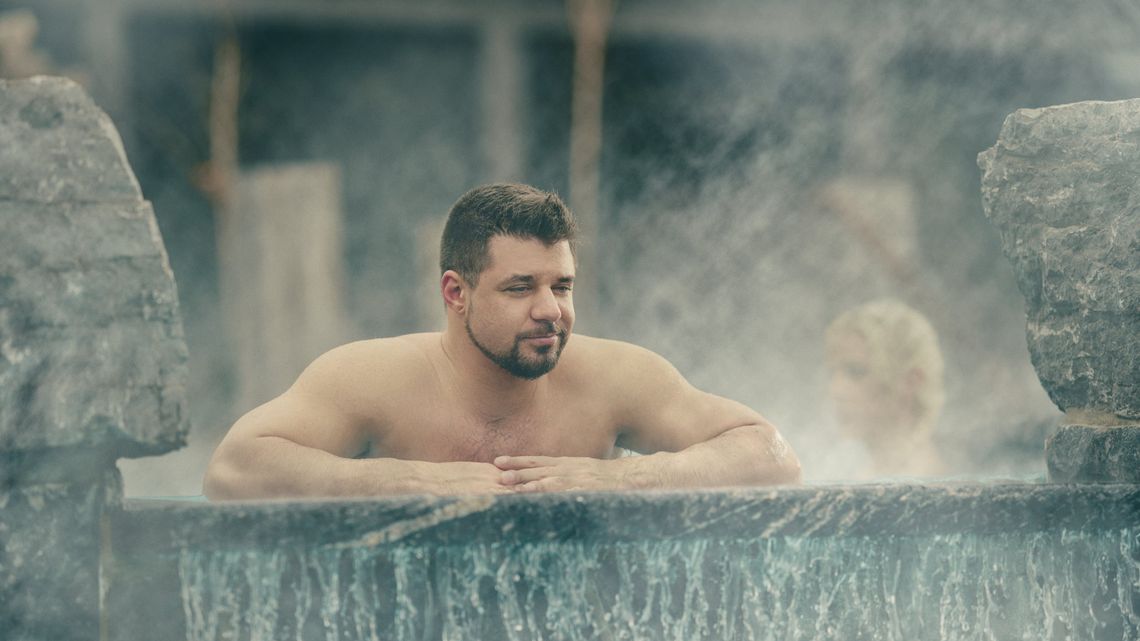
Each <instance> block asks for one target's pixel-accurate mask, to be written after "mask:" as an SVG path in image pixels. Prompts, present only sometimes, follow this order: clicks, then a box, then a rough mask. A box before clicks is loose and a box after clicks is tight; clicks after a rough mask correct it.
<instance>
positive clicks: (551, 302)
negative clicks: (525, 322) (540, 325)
mask: <svg viewBox="0 0 1140 641" xmlns="http://www.w3.org/2000/svg"><path fill="white" fill-rule="evenodd" d="M530 315H531V318H533V319H534V320H540V321H549V322H552V323H553V322H554V321H556V320H558V319H560V318H562V308H561V307H560V306H559V305H558V299H557V298H555V296H554V292H553V291H551V290H549V289H543V290H539V293H538V294H537V295H536V299H535V301H534V305H533V306H532V307H531V309H530Z"/></svg>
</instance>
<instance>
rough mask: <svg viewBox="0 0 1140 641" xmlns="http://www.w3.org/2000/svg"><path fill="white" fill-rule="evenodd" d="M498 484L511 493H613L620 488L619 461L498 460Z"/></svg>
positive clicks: (560, 458) (561, 458) (568, 458)
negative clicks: (604, 491)
mask: <svg viewBox="0 0 1140 641" xmlns="http://www.w3.org/2000/svg"><path fill="white" fill-rule="evenodd" d="M495 467H497V468H499V469H500V470H502V473H501V474H500V475H499V482H500V483H501V484H502V485H503V486H504V487H506V488H509V489H510V490H513V491H515V492H564V491H568V490H586V491H589V490H616V489H620V488H622V487H623V483H622V478H623V475H622V474H621V468H622V462H621V460H620V459H596V458H588V457H579V456H500V457H498V458H496V459H495Z"/></svg>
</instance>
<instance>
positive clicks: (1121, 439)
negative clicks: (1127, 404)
mask: <svg viewBox="0 0 1140 641" xmlns="http://www.w3.org/2000/svg"><path fill="white" fill-rule="evenodd" d="M1045 462H1046V465H1047V466H1048V468H1049V480H1051V481H1055V482H1058V483H1090V482H1092V483H1134V484H1140V427H1131V426H1129V427H1103V426H1089V425H1065V426H1063V427H1061V429H1060V430H1059V431H1058V432H1057V433H1056V434H1054V435H1053V436H1051V437H1049V440H1048V441H1046V443H1045Z"/></svg>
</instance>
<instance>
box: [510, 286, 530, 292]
mask: <svg viewBox="0 0 1140 641" xmlns="http://www.w3.org/2000/svg"><path fill="white" fill-rule="evenodd" d="M527 289H528V288H527V287H525V286H523V285H519V286H516V287H508V288H507V291H508V292H511V293H512V294H521V293H523V292H525V291H526V290H527Z"/></svg>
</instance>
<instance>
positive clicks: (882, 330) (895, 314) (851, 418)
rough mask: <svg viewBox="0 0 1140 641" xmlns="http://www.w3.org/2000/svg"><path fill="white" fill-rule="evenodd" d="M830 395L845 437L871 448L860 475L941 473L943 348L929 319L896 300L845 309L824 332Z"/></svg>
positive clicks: (943, 464)
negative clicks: (937, 434)
mask: <svg viewBox="0 0 1140 641" xmlns="http://www.w3.org/2000/svg"><path fill="white" fill-rule="evenodd" d="M825 346H826V353H827V365H828V373H829V383H828V396H829V401H830V403H831V405H832V409H833V411H834V413H835V419H836V421H837V423H838V425H839V428H840V431H841V433H842V434H843V435H844V436H847V437H850V438H854V439H857V440H858V441H860V442H861V443H862V444H863V445H864V446H865V447H866V449H867V452H868V454H869V463H870V466H869V469H866V470H864V471H863V472H862V473H861V474H859V476H861V477H881V476H930V475H938V474H943V473H945V471H946V470H945V463H944V461H943V458H942V456H941V455H940V453H939V451H938V448H937V447H936V445H935V443H934V440H933V432H934V426H935V425H936V424H937V422H938V417H939V415H940V413H941V410H942V403H943V400H944V391H943V384H942V371H943V362H942V352H941V350H940V349H939V347H938V336H937V334H936V333H935V331H934V328H933V327H932V326H931V325H930V322H929V321H928V320H927V319H926V317H925V316H923V315H922V314H921V313H919V312H918V311H916V310H914V309H912V308H911V307H909V306H907V305H905V304H904V303H901V302H899V301H896V300H879V301H874V302H870V303H866V304H863V305H860V306H858V307H855V308H853V309H850V310H848V311H846V312H844V313H843V314H841V315H840V316H839V317H838V318H836V319H835V320H834V321H832V323H831V324H830V325H829V326H828V328H827V332H826V335H825Z"/></svg>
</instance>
